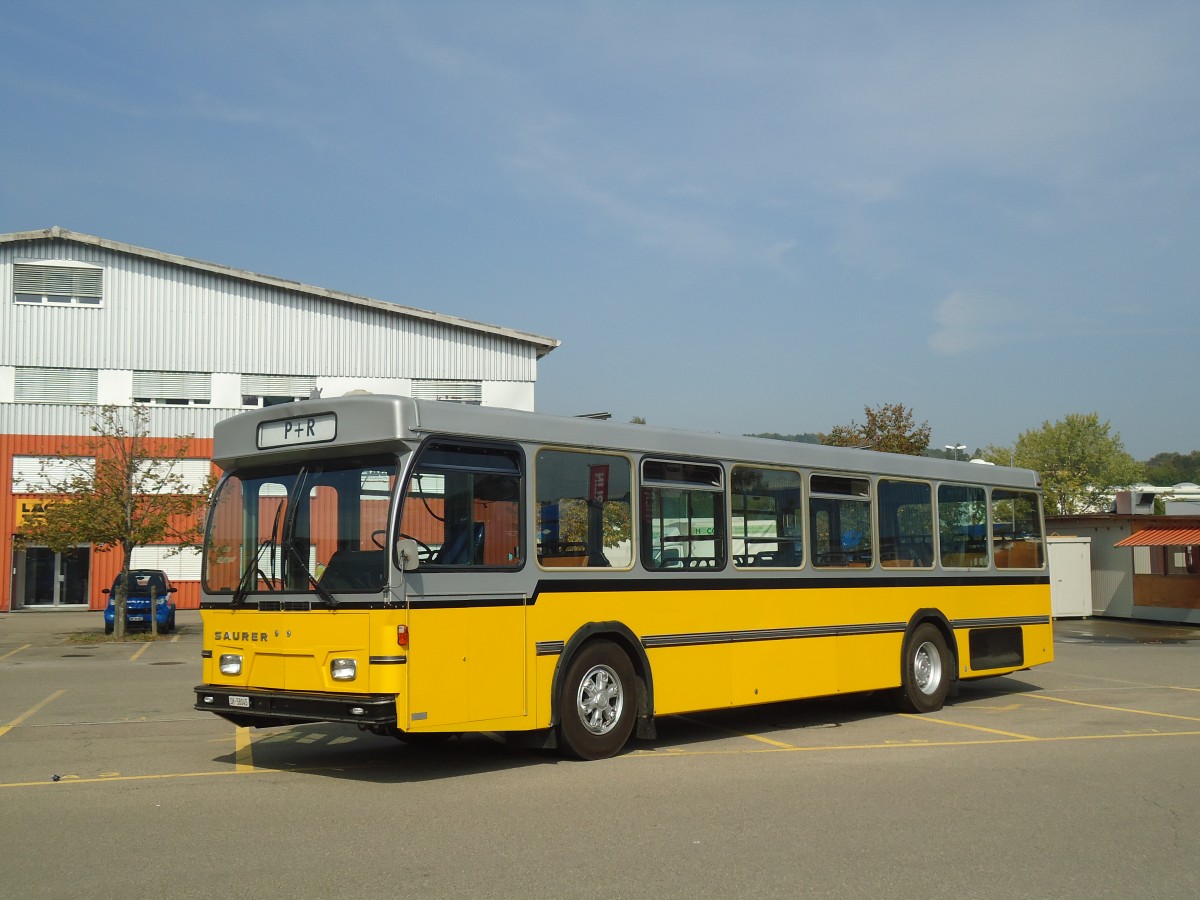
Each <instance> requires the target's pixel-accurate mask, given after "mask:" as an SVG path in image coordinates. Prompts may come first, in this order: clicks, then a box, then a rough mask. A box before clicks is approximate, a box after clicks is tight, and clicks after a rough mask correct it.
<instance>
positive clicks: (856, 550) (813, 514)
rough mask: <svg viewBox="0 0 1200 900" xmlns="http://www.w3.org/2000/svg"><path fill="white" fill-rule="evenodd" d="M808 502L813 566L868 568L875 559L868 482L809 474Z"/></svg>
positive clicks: (846, 477)
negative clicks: (809, 493)
mask: <svg viewBox="0 0 1200 900" xmlns="http://www.w3.org/2000/svg"><path fill="white" fill-rule="evenodd" d="M809 489H810V491H811V495H810V497H809V501H808V510H809V519H810V523H809V532H810V533H811V535H812V543H813V565H815V566H818V567H821V568H833V569H838V568H852V569H867V568H870V567H871V564H872V563H873V561H874V558H875V550H874V537H873V534H872V529H871V482H870V480H869V479H866V478H852V477H849V476H846V475H812V476H810V478H809Z"/></svg>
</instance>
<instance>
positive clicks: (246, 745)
mask: <svg viewBox="0 0 1200 900" xmlns="http://www.w3.org/2000/svg"><path fill="white" fill-rule="evenodd" d="M233 763H234V765H233V768H234V771H235V772H253V771H254V751H253V749H252V748H251V745H250V729H249V728H246V727H244V726H242V725H239V726H237V728H235V729H234V733H233Z"/></svg>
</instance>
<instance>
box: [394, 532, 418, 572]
mask: <svg viewBox="0 0 1200 900" xmlns="http://www.w3.org/2000/svg"><path fill="white" fill-rule="evenodd" d="M396 555H397V556H399V557H400V565H401V567H402V568H403V569H404V571H405V572H415V571H416V569H417V565H418V563H419V561H420V560H419V559H418V557H417V542H416V541H414V540H413V539H412V538H400V540H398V541H396Z"/></svg>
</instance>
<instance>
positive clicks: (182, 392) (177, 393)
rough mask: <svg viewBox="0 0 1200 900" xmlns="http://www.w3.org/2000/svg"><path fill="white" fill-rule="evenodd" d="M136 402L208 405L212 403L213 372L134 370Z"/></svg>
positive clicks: (170, 404) (134, 400) (134, 398)
mask: <svg viewBox="0 0 1200 900" xmlns="http://www.w3.org/2000/svg"><path fill="white" fill-rule="evenodd" d="M133 402H134V403H152V404H165V405H167V406H207V405H208V404H209V403H211V402H212V375H210V374H208V373H207V372H134V373H133Z"/></svg>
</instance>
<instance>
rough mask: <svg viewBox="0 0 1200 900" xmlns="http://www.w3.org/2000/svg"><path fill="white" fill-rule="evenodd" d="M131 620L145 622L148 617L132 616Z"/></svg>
mask: <svg viewBox="0 0 1200 900" xmlns="http://www.w3.org/2000/svg"><path fill="white" fill-rule="evenodd" d="M129 621H130V622H145V621H146V617H145V616H130V617H129Z"/></svg>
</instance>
